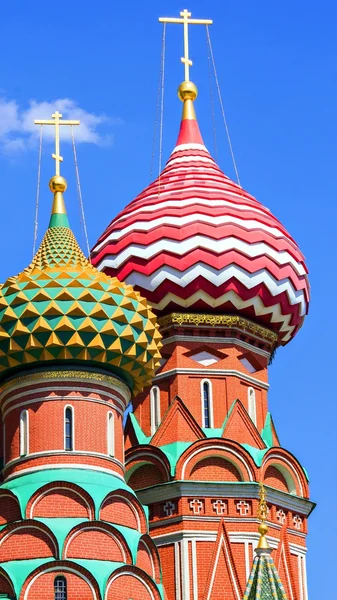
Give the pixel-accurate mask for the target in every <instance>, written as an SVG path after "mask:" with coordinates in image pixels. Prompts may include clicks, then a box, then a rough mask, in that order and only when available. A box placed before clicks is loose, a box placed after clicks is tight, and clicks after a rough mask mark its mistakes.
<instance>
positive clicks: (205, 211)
mask: <svg viewBox="0 0 337 600" xmlns="http://www.w3.org/2000/svg"><path fill="white" fill-rule="evenodd" d="M196 95H197V90H196V87H195V86H194V84H193V83H191V82H184V83H183V84H181V86H180V88H179V97H180V98H181V100H182V101H183V103H184V107H183V117H182V122H181V126H180V131H179V136H178V141H177V144H176V147H175V148H174V150H173V152H172V154H171V156H170V158H169V160H168V162H167V164H166V166H165V168H164V170H163V172H162V173H161V174H160V175H159V177H158V178H157V179H156V180H155V181H154V182H153V183H151V184H150V185H149V186H148V187H147V188H146V189H145V190H144V191H143V192H142V193H141V194H139V196H137V198H136V199H135V200H133V202H131V203H130V204H129V205H128V206H127V207H126V208H125V209H124V210H123V211H122V212H121V213H120V214H119V215H117V217H115V218H114V219H113V221H112V222H111V223H110V225H109V226H108V227H107V229H106V230H105V231H104V233H103V234H102V236H101V237H100V238H99V240H98V242H97V244H96V245H95V246H94V248H93V251H92V262H93V264H94V265H95V266H97V268H98V269H100V270H104V272H105V273H107V274H109V275H114V276H117V277H118V278H119V279H120V280H123V281H126V282H128V283H130V284H132V285H134V286H135V287H136V288H137V289H138V290H139V291H140V292H141V293H142V294H143V295H144V296H146V298H147V299H148V300H149V302H150V303H151V304H152V306H153V308H154V310H155V311H157V312H158V313H159V314H161V315H162V314H166V313H168V312H172V311H182V310H183V311H189V312H201V311H209V310H212V312H217V313H227V314H228V313H230V314H240V315H242V316H245V317H247V318H249V319H252V320H253V321H257V322H259V323H261V324H262V325H265V326H267V327H269V328H271V329H272V330H273V331H275V332H276V333H277V334H278V343H279V344H285V343H287V342H288V341H289V340H290V339H291V338H292V337H293V336H294V335H295V334H296V332H297V330H298V329H299V328H300V327H301V325H302V322H303V319H304V317H305V315H306V314H307V311H308V302H309V283H308V278H307V269H306V266H305V263H304V257H303V255H302V253H301V252H300V250H299V248H298V246H297V244H296V243H295V241H294V240H293V239H292V237H291V236H290V235H289V233H288V232H287V231H286V229H285V228H284V227H283V226H282V225H281V223H280V222H279V221H278V220H277V219H276V218H275V217H274V216H273V215H272V214H271V212H270V211H269V210H268V209H267V208H265V207H264V206H262V204H260V202H258V201H257V200H256V199H255V198H254V197H253V196H251V195H250V194H249V193H248V192H246V191H244V190H243V189H242V188H241V187H240V186H239V185H237V184H236V183H234V182H233V181H231V180H230V179H229V178H228V177H227V176H226V175H224V173H223V172H222V171H221V169H220V168H219V167H218V165H217V164H216V163H215V161H214V160H213V158H212V157H211V156H210V154H209V152H208V150H207V149H206V147H205V145H204V142H203V140H202V137H201V134H200V131H199V127H198V123H197V121H196V117H195V112H194V105H193V101H194V99H195V98H196Z"/></svg>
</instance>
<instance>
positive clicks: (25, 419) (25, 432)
mask: <svg viewBox="0 0 337 600" xmlns="http://www.w3.org/2000/svg"><path fill="white" fill-rule="evenodd" d="M27 454H29V413H28V410H26V409H24V410H22V411H21V413H20V456H26V455H27Z"/></svg>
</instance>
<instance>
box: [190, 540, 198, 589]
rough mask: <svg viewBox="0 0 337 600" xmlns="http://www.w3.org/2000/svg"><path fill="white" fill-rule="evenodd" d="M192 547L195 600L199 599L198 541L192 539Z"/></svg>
mask: <svg viewBox="0 0 337 600" xmlns="http://www.w3.org/2000/svg"><path fill="white" fill-rule="evenodd" d="M191 549H192V584H193V600H198V564H197V542H196V540H191Z"/></svg>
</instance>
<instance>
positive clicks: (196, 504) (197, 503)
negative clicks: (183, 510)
mask: <svg viewBox="0 0 337 600" xmlns="http://www.w3.org/2000/svg"><path fill="white" fill-rule="evenodd" d="M203 507H204V505H203V503H202V502H201V500H197V498H194V500H190V509H191V510H193V512H194V514H195V515H199V514H200V513H201V511H202V509H203Z"/></svg>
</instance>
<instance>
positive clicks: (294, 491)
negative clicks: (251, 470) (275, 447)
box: [261, 452, 303, 496]
mask: <svg viewBox="0 0 337 600" xmlns="http://www.w3.org/2000/svg"><path fill="white" fill-rule="evenodd" d="M271 458H277V460H279V461H280V462H285V463H286V464H287V465H288V466H289V467H290V469H291V470H292V472H293V473H294V474H295V476H296V479H297V481H298V485H299V488H300V492H301V495H302V496H303V487H302V484H301V480H300V478H299V475H298V473H297V471H296V469H295V468H294V466H293V465H292V464H291V462H290V461H289V460H287V459H286V458H284V456H282V454H277V452H275V453H273V454H269V455H268V456H266V457H265V459H264V460H263V463H262V465H261V468H262V469H263V467H264V466H265V465H266V464H268V462H269V460H270V459H271ZM271 466H273V467H275V466H276V467H278V468H279V467H280V466H282V465H279V464H275V463H271V464H270V465H269V464H268V467H271ZM279 471H280V473H282V475H283V476H284V477H285V479H286V481H287V484H288V487H289V483H290V481H289V473H287V472H286V470H285V471H284V472H282V471H281V469H279ZM291 483H293V484H294V482H293V481H292V482H291ZM289 494H296V487H295V489H294V490H293V491H289Z"/></svg>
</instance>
